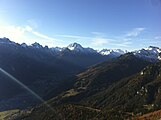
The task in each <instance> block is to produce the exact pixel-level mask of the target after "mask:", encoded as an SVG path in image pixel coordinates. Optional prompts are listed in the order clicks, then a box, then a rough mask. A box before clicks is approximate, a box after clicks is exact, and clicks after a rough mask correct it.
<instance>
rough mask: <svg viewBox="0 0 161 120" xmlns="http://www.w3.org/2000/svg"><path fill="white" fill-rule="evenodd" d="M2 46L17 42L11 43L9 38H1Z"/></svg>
mask: <svg viewBox="0 0 161 120" xmlns="http://www.w3.org/2000/svg"><path fill="white" fill-rule="evenodd" d="M0 44H16V43H15V42H12V41H10V40H9V39H8V38H6V37H4V38H0Z"/></svg>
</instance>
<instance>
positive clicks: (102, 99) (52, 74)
mask: <svg viewBox="0 0 161 120" xmlns="http://www.w3.org/2000/svg"><path fill="white" fill-rule="evenodd" d="M160 60H161V49H160V48H158V47H154V46H149V47H148V48H143V49H141V50H135V51H132V52H128V51H126V50H120V49H102V50H94V49H92V48H84V47H82V46H81V45H80V44H78V43H72V44H70V45H68V46H67V47H63V48H60V47H53V48H48V47H47V46H45V47H43V46H42V45H40V44H39V43H33V44H32V45H26V44H25V43H23V44H18V43H15V42H12V41H10V40H9V39H8V38H1V39H0V68H1V69H3V70H5V71H6V72H7V73H9V74H11V75H12V76H14V77H15V78H16V79H18V80H19V81H20V82H22V83H23V84H25V85H26V86H28V87H29V88H30V89H31V90H33V91H34V92H35V93H37V94H38V95H39V96H40V97H41V98H43V99H44V100H46V103H41V102H42V101H39V100H37V99H36V98H34V97H33V96H32V95H31V94H30V93H29V92H27V91H26V90H25V89H24V88H23V87H21V86H19V85H17V84H16V83H15V82H13V81H12V80H11V79H10V78H9V77H7V76H6V75H4V74H3V73H2V72H0V82H1V83H0V96H1V98H0V110H1V111H6V110H11V111H8V112H13V110H15V109H19V110H18V111H17V112H14V113H12V114H10V115H9V116H6V117H5V119H15V120H18V119H24V120H32V119H33V120H51V119H53V120H58V119H68V120H75V119H78V120H79V119H80V120H81V119H99V120H104V119H134V118H135V117H139V116H141V115H143V114H145V113H149V112H153V111H155V110H159V109H161V104H160V103H161V101H160V96H161V94H160V89H161V88H160V83H161V82H160V81H161V77H160V75H161V62H160ZM49 106H50V107H49ZM8 112H7V113H8ZM0 114H1V113H0Z"/></svg>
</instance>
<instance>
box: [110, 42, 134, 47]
mask: <svg viewBox="0 0 161 120" xmlns="http://www.w3.org/2000/svg"><path fill="white" fill-rule="evenodd" d="M131 44H132V42H123V43H111V45H114V46H120V47H130V45H131Z"/></svg>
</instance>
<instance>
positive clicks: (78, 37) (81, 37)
mask: <svg viewBox="0 0 161 120" xmlns="http://www.w3.org/2000/svg"><path fill="white" fill-rule="evenodd" d="M55 36H57V37H64V38H76V39H91V37H86V36H79V35H55Z"/></svg>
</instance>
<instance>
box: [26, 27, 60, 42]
mask: <svg viewBox="0 0 161 120" xmlns="http://www.w3.org/2000/svg"><path fill="white" fill-rule="evenodd" d="M25 31H28V32H30V33H32V34H33V35H35V36H37V37H39V38H43V39H46V40H53V41H60V40H58V39H55V38H52V37H49V36H47V35H44V34H42V33H39V32H37V31H34V30H33V28H32V27H30V26H26V27H25Z"/></svg>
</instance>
